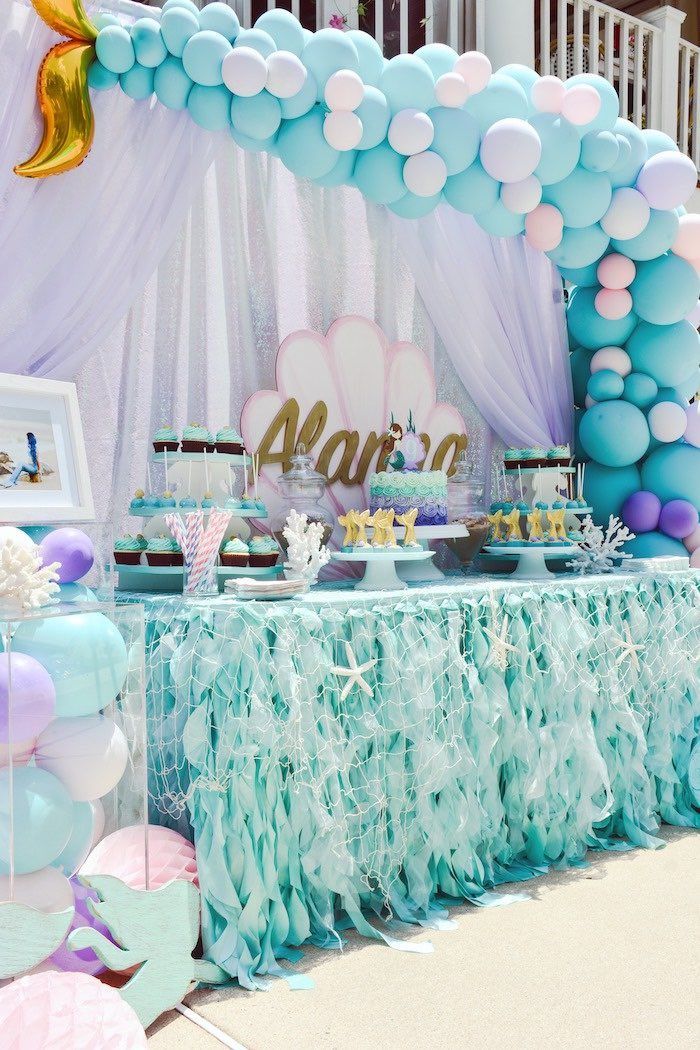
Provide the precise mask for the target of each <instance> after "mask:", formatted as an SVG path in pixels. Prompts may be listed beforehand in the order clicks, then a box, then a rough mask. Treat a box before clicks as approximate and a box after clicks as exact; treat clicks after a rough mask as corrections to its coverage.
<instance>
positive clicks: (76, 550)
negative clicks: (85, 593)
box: [39, 529, 95, 583]
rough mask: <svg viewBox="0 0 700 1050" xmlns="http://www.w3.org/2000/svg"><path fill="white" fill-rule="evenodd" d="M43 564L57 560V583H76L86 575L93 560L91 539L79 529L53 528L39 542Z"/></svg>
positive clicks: (93, 549)
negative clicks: (58, 564)
mask: <svg viewBox="0 0 700 1050" xmlns="http://www.w3.org/2000/svg"><path fill="white" fill-rule="evenodd" d="M39 553H40V554H41V560H42V563H43V564H44V565H50V564H51V563H52V562H55V561H57V562H59V563H60V568H59V570H58V581H59V583H76V581H77V580H81V579H82V578H83V576H86V575H87V574H88V573H89V572H90V569H91V568H92V565H93V562H94V560H95V548H94V547H93V545H92V540H91V539H90V537H89V536H88V535H86V533H84V532H82V531H81V530H80V529H54V530H53V532H50V533H49V534H48V536H44V538H43V540H42V541H41V543H40V544H39Z"/></svg>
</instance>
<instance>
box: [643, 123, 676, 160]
mask: <svg viewBox="0 0 700 1050" xmlns="http://www.w3.org/2000/svg"><path fill="white" fill-rule="evenodd" d="M642 136H643V138H644V142H645V143H646V147H647V153H648V154H649V156H650V157H655V156H656V154H657V153H668V152H669V151H670V152H672V153H678V152H680V151H679V149H678V146H677V144H676V143H675V142H674V141H673V139H672V138H671V136H670V135H667V134H666V133H665V132H663V131H657V130H656V128H645V129H644V130H643V131H642Z"/></svg>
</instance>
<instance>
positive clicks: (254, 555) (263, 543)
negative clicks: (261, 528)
mask: <svg viewBox="0 0 700 1050" xmlns="http://www.w3.org/2000/svg"><path fill="white" fill-rule="evenodd" d="M249 550H250V564H251V566H258V567H260V568H267V567H269V566H271V565H274V564H275V563H276V561H277V558H278V557H279V552H280V548H279V544H278V543H277V540H273V538H272V536H254V537H253V539H252V540H251V541H250V544H249Z"/></svg>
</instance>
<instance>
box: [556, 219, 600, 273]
mask: <svg viewBox="0 0 700 1050" xmlns="http://www.w3.org/2000/svg"><path fill="white" fill-rule="evenodd" d="M609 244H610V238H609V237H608V235H607V233H606V232H605V230H603V228H602V227H601V226H600V224H599V223H596V224H595V225H594V226H587V227H586V228H585V229H583V230H572V229H569V228H568V227H567V226H565V227H564V233H563V234H562V238H561V241H560V242H559V244H558V245H557V247H556V248H553V249H552V250H551V251H549V252H545V255H547V256H548V257H549V258H550V259H551V260H552V262H553V263H555V264H556V265H557V266H564V267H567V268H570V269H581V268H583V267H586V266H592V265H593V263H595V262H597V261H598V260H599V259H601V258H602V257H603V255H605V253H606V251H607V248H608V245H609Z"/></svg>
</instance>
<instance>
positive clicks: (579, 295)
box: [566, 288, 637, 458]
mask: <svg viewBox="0 0 700 1050" xmlns="http://www.w3.org/2000/svg"><path fill="white" fill-rule="evenodd" d="M595 297H596V290H595V288H577V289H576V293H575V294H574V295H572V296H571V298H570V300H569V307H568V310H567V313H566V318H567V324H568V325H569V331H570V332H571V335H572V336H573V338H574V339H575V340H576V341H577V343H579V345H580V346H585V347H586V348H587V349H588V350H600V348H601V347H603V346H623V345H624V344H625V343H626V342H627V340H628V339H629V337H630V335H631V334H632V332H633V331H634V329H635V326H636V324H637V318H636V316H635V314H634V313H629V314H628V315H627V317H623V318H621V319H620V320H619V321H608V320H607V319H606V318H605V317H601V316H600V314H599V313H598V311H597V310H596V308H595ZM594 458H595V457H594Z"/></svg>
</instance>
